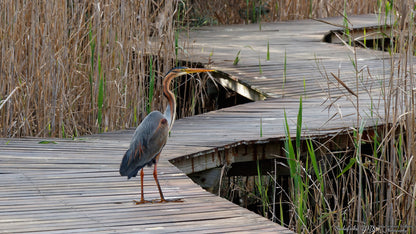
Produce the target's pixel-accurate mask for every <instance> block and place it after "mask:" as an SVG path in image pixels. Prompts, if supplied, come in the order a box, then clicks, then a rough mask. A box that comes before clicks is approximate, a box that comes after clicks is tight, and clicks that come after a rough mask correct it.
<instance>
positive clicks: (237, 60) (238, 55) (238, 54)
mask: <svg viewBox="0 0 416 234" xmlns="http://www.w3.org/2000/svg"><path fill="white" fill-rule="evenodd" d="M240 52H241V50H239V51H238V52H237V55H236V56H235V59H234V62H233V65H237V64H238V62H240Z"/></svg>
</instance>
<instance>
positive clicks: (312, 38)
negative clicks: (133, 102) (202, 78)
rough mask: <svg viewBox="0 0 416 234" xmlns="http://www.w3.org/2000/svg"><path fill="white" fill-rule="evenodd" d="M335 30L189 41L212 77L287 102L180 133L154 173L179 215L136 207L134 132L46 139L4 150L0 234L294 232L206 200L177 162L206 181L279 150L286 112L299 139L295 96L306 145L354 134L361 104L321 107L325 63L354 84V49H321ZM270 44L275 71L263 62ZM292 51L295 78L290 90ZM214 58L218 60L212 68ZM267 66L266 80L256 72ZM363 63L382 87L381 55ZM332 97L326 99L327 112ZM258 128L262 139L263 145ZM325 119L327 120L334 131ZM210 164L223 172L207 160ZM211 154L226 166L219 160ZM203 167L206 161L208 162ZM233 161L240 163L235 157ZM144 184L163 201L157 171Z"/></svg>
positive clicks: (243, 32) (315, 25) (203, 119)
mask: <svg viewBox="0 0 416 234" xmlns="http://www.w3.org/2000/svg"><path fill="white" fill-rule="evenodd" d="M356 20H357V21H359V22H361V24H362V25H364V24H368V25H370V24H376V22H377V21H376V18H375V17H374V16H371V17H367V16H366V17H361V19H360V18H359V17H357V18H356ZM357 25H359V23H357ZM354 26H356V25H354ZM296 27H298V28H297V29H296ZM331 29H334V27H333V26H329V25H325V24H322V23H319V22H315V21H294V22H283V23H275V24H264V25H262V30H263V32H264V33H258V32H256V30H257V31H258V25H245V26H241V25H240V26H224V27H214V28H204V29H202V30H200V31H198V32H196V33H195V34H194V33H192V34H191V38H192V40H195V41H196V43H195V44H194V45H193V48H194V51H193V52H194V53H195V54H196V51H202V48H203V52H202V53H199V55H200V57H198V59H197V60H199V61H201V62H208V60H210V61H214V64H213V67H215V68H216V69H218V70H221V71H223V72H226V73H228V74H230V75H231V77H232V78H234V79H237V78H238V79H241V80H243V81H244V82H245V83H248V84H250V85H251V86H252V87H254V88H256V89H258V90H261V91H262V92H263V93H265V94H266V95H267V96H269V97H282V96H284V97H285V98H284V99H281V98H280V99H268V100H266V101H261V102H256V103H249V104H245V105H241V106H236V107H231V108H227V109H223V110H218V111H214V112H211V113H207V114H203V115H199V116H194V117H190V118H186V119H181V120H178V121H176V122H175V125H174V128H173V130H172V135H171V137H170V138H169V140H168V144H167V146H166V147H165V149H164V151H163V153H162V157H161V161H160V163H159V167H158V171H159V174H160V176H159V178H160V182H161V186H162V189H163V191H164V193H165V196H166V197H167V198H183V199H184V202H183V203H168V204H145V205H140V206H136V205H133V203H132V200H133V199H137V198H138V197H139V182H138V181H139V180H138V179H137V178H135V179H132V180H130V181H126V178H124V177H120V176H119V174H118V166H119V163H120V160H121V158H122V155H123V154H124V152H125V150H126V149H127V148H128V145H129V141H130V138H131V136H132V133H133V130H131V129H130V130H123V131H118V132H112V133H105V134H98V135H94V136H88V137H84V138H78V139H76V140H54V141H55V142H56V144H39V142H40V141H42V140H43V139H0V232H5V233H12V232H16V233H17V232H53V233H68V232H94V233H112V232H115V233H118V232H130V233H131V232H136V233H139V232H140V233H143V232H157V233H168V232H202V233H204V232H209V233H215V232H238V233H263V232H266V233H267V232H269V233H277V232H282V233H285V232H289V231H288V230H287V229H285V228H283V227H281V226H279V225H277V224H275V223H272V222H271V221H269V220H267V219H265V218H263V217H260V216H258V215H257V214H254V213H252V212H250V211H247V210H245V209H243V208H240V207H239V206H237V205H234V204H232V203H231V202H228V201H227V200H225V199H223V198H220V197H217V196H215V195H212V194H210V193H208V192H206V191H205V190H203V189H201V188H200V187H199V186H198V185H196V184H194V183H193V182H192V181H191V180H190V179H189V178H188V177H187V176H186V175H185V174H184V173H183V172H182V171H180V170H179V169H177V168H176V167H174V166H173V165H172V164H171V163H170V162H169V160H170V161H184V160H191V159H192V160H195V164H193V166H192V169H195V167H201V168H200V170H202V167H205V168H210V167H213V166H216V165H217V163H218V160H219V161H220V163H225V162H224V160H226V159H225V158H221V155H220V153H219V152H222V151H227V150H228V149H232V148H233V147H234V146H237V145H241V144H255V143H261V142H263V141H269V140H271V139H279V138H282V137H283V136H284V128H283V111H286V113H287V115H288V118H289V119H290V125H291V128H292V129H294V121H293V120H295V119H296V115H297V110H298V109H297V108H298V100H299V99H298V96H299V95H302V94H305V93H306V96H305V99H304V125H305V126H307V128H306V129H307V131H306V132H305V134H309V135H314V136H326V135H328V134H329V135H331V134H332V135H336V134H338V133H339V132H340V131H341V130H345V129H347V128H349V127H351V126H354V125H355V123H356V116H355V112H356V111H355V107H354V104H353V103H352V102H350V101H349V99H348V98H350V97H349V96H348V95H346V94H348V93H347V92H346V91H345V90H344V89H342V87H339V85H336V82H333V81H332V82H333V83H332V85H331V87H330V91H331V94H333V95H334V97H335V96H337V95H338V96H341V95H340V94H342V95H345V96H342V97H341V98H340V99H338V100H337V103H336V104H334V108H329V109H328V108H326V107H327V106H328V105H329V104H328V100H327V101H326V102H325V100H326V99H328V85H327V83H328V82H327V80H326V78H323V77H322V75H321V73H320V72H319V70H317V68H316V66H315V65H314V64H316V59H315V57H317V58H319V61H320V63H321V64H323V65H324V66H325V67H326V69H327V73H328V74H329V72H333V73H334V74H338V68H340V67H341V68H340V69H341V71H340V74H341V78H344V77H345V82H346V83H347V84H348V85H352V84H353V83H351V82H353V80H354V79H355V75H354V73H353V72H352V70H351V67H348V66H351V63H350V62H349V58H348V53H349V52H348V49H345V47H343V46H340V45H329V44H326V43H323V42H320V39H321V38H322V37H323V35H324V34H325V33H326V32H327V31H329V30H331ZM294 34H295V35H294ZM213 38H215V40H214V39H213ZM219 38H221V40H218V39H219ZM267 41H269V42H270V49H271V60H270V61H268V62H264V56H265V55H266V53H265V49H266V44H267ZM246 46H249V47H246ZM250 47H251V48H250ZM285 49H286V53H287V72H286V74H287V76H286V83H285V88H284V89H282V86H283V80H282V77H283V76H282V74H283V64H284V62H283V61H284V60H283V58H284V51H285ZM191 50H192V49H191V48H189V51H191ZM238 50H243V52H242V53H241V61H240V63H239V65H238V66H234V65H232V60H233V59H234V56H235V54H236V53H237V51H238ZM211 51H214V52H213V56H211V58H210V56H209V53H210V52H211ZM361 53H362V54H361ZM259 56H260V62H261V63H262V70H263V73H262V74H260V73H259V71H258V64H259ZM357 56H358V58H359V61H360V64H361V65H359V66H364V65H365V66H368V67H369V69H370V70H371V71H372V72H374V73H373V74H374V75H373V76H374V77H376V76H377V75H376V73H380V71H381V70H380V69H386V67H385V66H384V67H383V53H381V52H374V51H371V52H370V51H365V50H360V54H359V55H357ZM263 62H264V63H263ZM340 64H341V66H340ZM348 64H349V65H348ZM256 69H257V70H256ZM344 72H345V74H344ZM380 74H381V73H380ZM304 80H305V86H304V85H303V83H304ZM343 80H344V79H343ZM373 82H374V80H370V81H369V82H368V83H371V84H372V83H373ZM363 90H364V89H363V88H362V87H360V93H361V92H362V93H363V95H361V96H360V101H361V102H362V103H363V105H360V108H361V110H362V113H363V114H362V115H363V116H366V119H367V122H366V123H367V125H368V126H371V125H372V124H373V122H372V120H371V118H369V116H370V115H371V113H369V112H368V111H369V108H368V104H369V102H370V98H369V96H368V95H365V94H366V92H364V91H365V90H364V91H363ZM375 90H376V88H375ZM334 97H332V96H330V97H329V100H330V101H331V100H332V98H334ZM330 101H329V102H330ZM323 103H324V104H323ZM335 106H336V107H335ZM365 113H367V114H365ZM260 119H261V120H262V129H263V136H262V137H260V135H259V129H260ZM328 119H331V120H330V121H329V122H327V120H328ZM276 150H279V149H276ZM210 154H212V162H215V163H210V161H209V160H207V158H206V157H205V158H204V157H202V156H203V155H210ZM215 154H218V156H220V157H219V159H218V160H217V159H215V156H216V155H215ZM200 156H201V157H200ZM210 157H211V156H210ZM201 158H203V159H204V160H205V161H204V162H201V161H200V160H199V159H201ZM256 158H257V156H256ZM198 160H199V161H198ZM231 160H232V161H238V155H235V157H234V158H232V159H231ZM221 161H222V162H221ZM145 172H146V176H145V192H146V194H145V196H146V198H147V199H155V198H158V192H157V188H156V186H155V185H154V181H153V177H152V175H151V172H152V170H151V169H150V168H147V169H146V171H145Z"/></svg>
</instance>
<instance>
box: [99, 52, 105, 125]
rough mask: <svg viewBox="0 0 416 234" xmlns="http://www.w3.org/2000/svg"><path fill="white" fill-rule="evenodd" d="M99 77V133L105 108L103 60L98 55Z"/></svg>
mask: <svg viewBox="0 0 416 234" xmlns="http://www.w3.org/2000/svg"><path fill="white" fill-rule="evenodd" d="M97 60H98V76H99V78H100V82H99V85H98V98H97V106H98V113H97V120H98V131H99V132H102V128H101V127H102V121H103V106H104V84H105V80H104V75H103V74H102V71H101V59H100V55H98V59H97Z"/></svg>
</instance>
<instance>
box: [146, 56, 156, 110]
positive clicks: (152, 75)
mask: <svg viewBox="0 0 416 234" xmlns="http://www.w3.org/2000/svg"><path fill="white" fill-rule="evenodd" d="M149 72H150V82H149V97H148V102H147V114H149V113H150V112H152V102H153V94H154V89H155V72H154V70H153V56H152V55H150V62H149Z"/></svg>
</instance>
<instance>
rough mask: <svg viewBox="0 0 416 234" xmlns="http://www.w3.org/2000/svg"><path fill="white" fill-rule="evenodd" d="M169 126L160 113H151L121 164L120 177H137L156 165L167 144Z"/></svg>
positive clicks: (141, 124) (137, 131) (135, 135)
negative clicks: (146, 168)
mask: <svg viewBox="0 0 416 234" xmlns="http://www.w3.org/2000/svg"><path fill="white" fill-rule="evenodd" d="M168 134H169V125H168V121H167V119H166V117H165V116H164V115H163V114H162V113H160V112H159V111H153V112H151V113H150V114H149V115H148V116H146V118H144V119H143V121H142V122H141V123H140V125H139V126H138V127H137V128H136V131H135V132H134V135H133V139H132V140H131V142H130V148H129V149H128V150H127V151H126V153H125V154H124V157H123V160H122V161H121V164H120V175H122V176H127V177H128V178H129V179H130V178H131V177H135V176H136V175H137V173H138V171H139V170H140V169H142V168H143V167H144V166H152V165H153V164H154V163H156V160H157V159H156V157H157V156H158V155H159V154H160V152H161V151H162V149H163V147H164V146H165V144H166V141H167V138H168Z"/></svg>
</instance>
